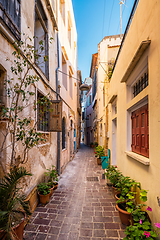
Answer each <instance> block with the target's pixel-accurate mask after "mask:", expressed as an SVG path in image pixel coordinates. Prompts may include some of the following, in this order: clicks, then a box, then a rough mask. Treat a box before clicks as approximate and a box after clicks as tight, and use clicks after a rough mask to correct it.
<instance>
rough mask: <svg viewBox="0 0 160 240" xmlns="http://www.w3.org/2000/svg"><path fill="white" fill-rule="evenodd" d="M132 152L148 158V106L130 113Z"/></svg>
mask: <svg viewBox="0 0 160 240" xmlns="http://www.w3.org/2000/svg"><path fill="white" fill-rule="evenodd" d="M132 151H133V152H135V153H138V154H141V155H143V156H145V157H149V122H148V104H147V105H145V106H143V107H141V108H139V109H138V110H136V111H134V112H133V113H132Z"/></svg>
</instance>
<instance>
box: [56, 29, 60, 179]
mask: <svg viewBox="0 0 160 240" xmlns="http://www.w3.org/2000/svg"><path fill="white" fill-rule="evenodd" d="M57 60H58V67H57V68H56V92H57V100H58V70H59V67H60V63H59V36H58V32H57ZM57 172H58V175H60V173H61V171H60V132H57Z"/></svg>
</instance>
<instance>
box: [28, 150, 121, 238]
mask: <svg viewBox="0 0 160 240" xmlns="http://www.w3.org/2000/svg"><path fill="white" fill-rule="evenodd" d="M102 173H104V170H102V168H101V166H100V165H97V160H96V158H95V156H94V150H93V149H92V148H88V147H86V146H85V145H81V148H80V149H79V152H78V153H77V154H76V155H75V157H74V159H73V161H71V162H70V163H69V164H68V165H67V167H66V169H65V171H64V173H63V174H62V175H61V179H60V181H59V186H58V189H56V190H55V191H54V193H53V195H52V197H51V199H50V202H49V203H48V204H47V205H45V206H40V205H39V206H38V207H37V208H36V210H35V212H34V213H33V215H32V217H31V219H30V222H29V224H28V225H27V226H26V228H25V231H24V232H25V234H24V239H25V240H32V239H33V240H49V239H51V240H72V239H75V240H109V239H110V240H111V239H117V240H118V239H119V240H120V239H122V238H123V237H124V228H125V227H124V226H123V225H122V224H121V223H120V220H119V216H118V212H117V211H116V208H115V199H114V196H113V194H112V190H111V188H110V187H108V186H106V182H105V180H104V179H102Z"/></svg>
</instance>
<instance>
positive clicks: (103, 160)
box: [101, 149, 110, 169]
mask: <svg viewBox="0 0 160 240" xmlns="http://www.w3.org/2000/svg"><path fill="white" fill-rule="evenodd" d="M109 158H110V149H108V156H104V157H101V163H102V169H106V168H107V167H108V165H109Z"/></svg>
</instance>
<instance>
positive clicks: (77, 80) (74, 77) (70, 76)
mask: <svg viewBox="0 0 160 240" xmlns="http://www.w3.org/2000/svg"><path fill="white" fill-rule="evenodd" d="M58 72H60V73H62V74H64V75H66V76H69V77H71V78H73V79H76V80H77V81H80V79H78V78H75V77H72V75H69V74H67V73H65V72H62V71H61V70H59V69H58Z"/></svg>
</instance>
